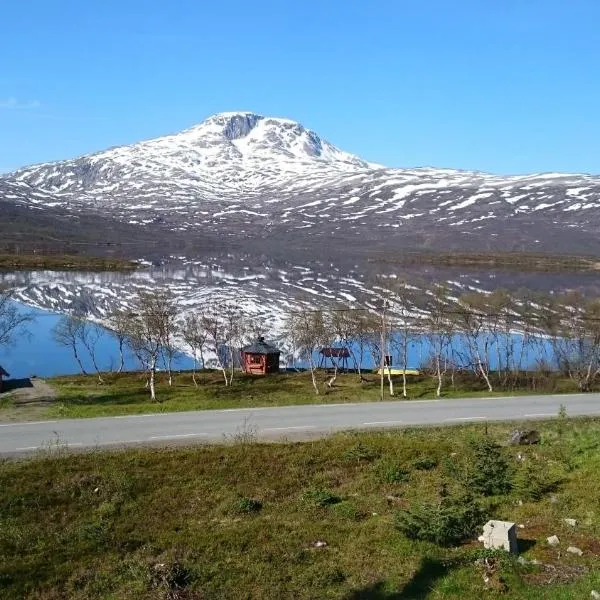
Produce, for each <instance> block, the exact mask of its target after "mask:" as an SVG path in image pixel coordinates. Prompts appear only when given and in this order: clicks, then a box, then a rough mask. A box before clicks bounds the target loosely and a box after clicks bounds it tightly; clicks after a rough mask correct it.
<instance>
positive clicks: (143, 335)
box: [127, 290, 177, 401]
mask: <svg viewBox="0 0 600 600" xmlns="http://www.w3.org/2000/svg"><path fill="white" fill-rule="evenodd" d="M176 316H177V305H176V304H175V301H174V299H173V297H172V295H171V294H170V293H169V292H165V291H161V290H158V291H154V292H142V293H140V295H139V296H138V298H137V300H136V302H135V304H134V306H133V308H132V310H131V312H130V313H129V314H128V327H127V336H128V338H129V339H130V340H131V346H132V349H133V351H134V353H135V355H136V356H137V357H138V360H139V361H140V363H141V364H142V365H143V367H144V368H145V369H146V371H147V372H148V387H149V389H150V399H151V400H152V401H155V400H156V389H155V382H156V369H157V365H158V359H159V357H160V353H161V350H162V347H163V343H164V341H165V339H166V337H167V330H168V329H169V328H170V327H172V325H173V323H174V322H175V320H176Z"/></svg>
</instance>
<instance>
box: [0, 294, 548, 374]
mask: <svg viewBox="0 0 600 600" xmlns="http://www.w3.org/2000/svg"><path fill="white" fill-rule="evenodd" d="M17 306H18V308H19V310H20V311H22V312H27V313H30V314H32V315H33V317H34V321H33V322H31V323H29V325H28V327H27V328H28V331H29V333H28V334H27V335H21V336H19V337H18V338H17V339H16V340H15V344H14V345H13V346H11V347H9V348H0V365H2V366H3V367H4V368H5V369H6V370H7V371H8V372H9V373H10V375H11V377H15V378H21V377H29V376H31V375H37V376H39V377H52V376H54V375H68V374H75V373H79V372H80V370H79V366H78V364H77V363H76V361H75V359H74V357H73V354H72V352H71V350H70V349H69V348H65V347H64V346H60V345H59V344H57V343H56V342H55V341H54V339H53V336H52V329H53V327H54V326H55V325H56V323H57V322H58V320H59V319H60V315H58V314H55V313H51V312H48V311H43V310H40V309H34V308H30V307H28V306H25V305H23V304H17ZM513 340H514V343H515V352H516V353H518V352H519V348H520V344H521V337H520V336H519V335H514V336H513ZM462 345H463V343H462V340H460V339H459V338H456V339H455V340H454V346H455V348H458V349H459V350H460V349H461V346H462ZM353 349H354V352H355V355H356V357H357V358H359V357H360V349H359V347H358V345H354V347H353ZM430 351H431V347H430V345H429V343H428V341H427V340H426V339H425V338H424V337H420V338H416V339H413V340H412V341H411V342H410V343H409V346H408V368H419V367H420V366H422V365H423V363H424V361H426V360H427V357H428V356H429V355H430ZM80 356H81V358H82V362H83V363H84V366H85V367H86V370H87V371H88V372H90V373H91V372H93V370H94V368H93V364H92V361H91V358H90V357H89V356H88V355H86V350H85V349H84V348H81V349H80ZM96 357H97V362H98V366H99V367H100V369H102V370H106V371H110V370H115V369H117V368H118V366H119V348H118V343H117V341H116V340H115V339H114V337H112V336H111V335H110V332H108V331H106V334H105V335H104V336H103V337H102V338H101V339H100V341H99V342H98V344H97V347H96ZM542 357H543V358H546V359H550V358H551V352H550V347H549V345H548V344H542V345H540V346H538V347H537V348H532V349H528V350H527V351H526V352H525V354H524V361H523V367H527V366H528V365H529V366H531V365H532V364H534V363H535V361H536V360H537V359H539V358H542ZM314 358H315V362H316V363H317V364H318V363H319V360H320V356H319V355H315V357H314ZM281 364H282V366H284V359H283V358H282V362H281ZM393 365H394V366H400V361H399V359H398V357H397V356H393ZM192 366H193V361H192V359H191V358H190V357H189V356H186V355H185V354H179V355H178V356H177V357H176V359H175V360H174V362H173V368H174V369H176V370H178V369H182V370H183V369H191V368H192ZM295 366H297V367H306V366H307V364H306V363H305V362H303V361H298V362H296V363H295ZM325 366H331V362H330V361H329V359H327V361H326V362H325ZM362 366H363V368H366V369H369V368H373V367H377V366H379V365H375V364H374V362H373V357H372V355H371V354H370V352H369V350H368V348H367V347H364V349H363V360H362ZM490 366H491V368H492V369H493V368H495V367H496V361H495V356H494V355H492V356H491V365H490ZM348 367H349V368H353V367H354V363H353V360H352V358H350V359H348ZM139 368H140V365H139V362H138V361H137V360H136V359H135V357H134V356H133V355H132V354H131V353H129V352H127V351H126V352H125V369H126V370H136V369H139Z"/></svg>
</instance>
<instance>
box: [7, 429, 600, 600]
mask: <svg viewBox="0 0 600 600" xmlns="http://www.w3.org/2000/svg"><path fill="white" fill-rule="evenodd" d="M536 427H538V429H539V430H540V431H541V433H542V444H541V445H540V446H537V447H534V448H519V449H516V448H509V447H505V448H503V449H502V452H503V453H504V455H505V457H506V458H507V460H508V461H509V464H510V467H511V471H512V472H513V473H515V474H516V473H517V472H518V471H519V469H521V468H522V465H523V464H526V463H521V462H519V461H517V460H516V459H515V457H516V455H517V453H518V452H521V453H522V454H524V455H525V456H526V461H531V462H534V463H535V464H537V465H539V466H540V469H541V471H542V472H544V473H548V477H550V478H551V479H552V480H553V481H554V484H553V487H552V491H547V492H545V493H544V494H543V495H542V496H541V497H540V499H539V500H538V501H535V502H534V501H531V500H528V499H525V500H523V503H522V504H520V503H519V500H520V499H521V498H520V497H519V492H510V493H509V494H508V495H505V496H498V497H492V498H488V499H485V502H486V503H487V504H486V506H487V511H488V514H489V516H490V517H496V518H501V519H507V520H511V521H514V522H516V523H520V524H524V526H525V527H524V528H522V529H521V528H520V529H519V530H518V535H519V538H520V540H521V550H522V554H523V556H524V557H525V558H526V559H528V560H530V559H534V558H535V559H537V560H539V561H541V562H542V563H543V564H544V565H548V566H546V567H541V566H522V565H520V564H518V563H517V562H516V561H513V560H509V559H504V560H498V559H497V557H492V560H495V561H496V562H497V571H495V572H494V574H493V575H492V577H491V581H490V586H491V589H487V588H486V585H485V584H484V582H483V578H482V576H483V568H482V566H480V565H478V564H477V562H476V559H477V557H478V556H480V555H481V551H480V544H479V543H477V542H475V541H472V542H470V541H467V542H466V543H464V544H462V545H461V546H459V547H458V548H447V549H444V548H440V547H438V546H435V545H434V544H431V543H426V542H419V541H412V540H409V539H407V538H406V537H404V535H403V534H401V533H400V532H399V531H398V530H397V529H396V528H395V527H394V516H395V514H396V512H397V511H398V510H401V509H403V508H408V507H410V506H412V505H413V504H414V503H417V502H421V501H435V499H436V498H438V497H439V490H440V486H441V484H442V482H443V481H446V482H448V483H449V484H450V485H451V486H454V485H456V480H454V479H452V477H451V475H450V473H453V472H460V468H461V466H463V465H465V464H467V465H468V464H469V461H470V459H471V456H472V448H471V445H470V442H471V441H472V440H473V439H476V438H478V437H481V436H483V435H484V433H483V427H482V426H466V427H457V428H429V429H424V430H416V429H413V430H405V431H402V432H385V433H383V432H378V433H361V434H339V435H336V436H333V437H331V438H328V439H323V440H318V441H313V442H306V443H301V444H256V443H252V442H250V443H244V444H233V445H229V446H203V447H195V448H189V449H181V448H180V449H144V450H140V449H132V450H126V451H120V452H113V453H108V452H106V453H105V452H92V453H85V454H68V453H63V452H61V451H60V450H55V451H54V452H49V453H44V454H40V455H39V456H37V457H35V458H33V459H29V460H21V461H14V460H13V461H4V462H1V463H0V597H1V598H6V599H16V598H23V599H34V598H35V599H36V600H58V599H64V598H69V599H72V600H83V599H86V600H88V599H90V600H94V599H99V598H105V599H113V600H117V599H118V600H128V599H146V598H147V599H166V598H180V599H183V598H186V599H200V598H202V599H221V598H227V599H231V600H236V599H261V600H269V599H274V600H275V599H277V600H279V599H282V598H297V599H311V600H312V599H314V598H330V599H345V600H351V599H358V598H371V599H395V600H398V599H408V598H411V599H412V598H415V599H416V598H425V599H430V600H433V599H445V598H462V599H471V598H473V599H475V598H477V599H479V598H496V597H498V598H500V597H501V598H506V599H517V598H531V599H533V600H536V599H540V600H541V599H546V598H552V599H557V600H561V599H564V600H567V599H571V598H589V597H590V591H591V590H592V589H597V590H600V543H599V542H598V536H599V535H600V495H599V494H598V493H597V485H595V482H597V481H598V480H599V478H600V452H599V450H600V421H598V420H583V419H581V420H567V421H565V422H564V423H563V426H562V429H561V430H559V428H558V425H557V422H551V423H537V424H536ZM509 431H510V426H509V425H506V424H495V425H490V426H489V434H488V435H489V436H491V437H492V438H494V439H496V440H498V441H500V442H504V441H505V440H506V438H507V435H508V433H509ZM559 431H562V434H559ZM425 459H428V460H425ZM451 463H452V464H451ZM381 465H394V468H395V469H396V468H398V469H399V470H401V471H402V472H403V473H406V475H405V476H404V475H403V476H402V477H401V478H399V479H398V480H396V478H395V477H392V478H390V479H388V478H387V477H386V476H383V477H382V466H381ZM452 465H454V466H452ZM383 472H384V473H385V472H387V470H386V469H384V470H383ZM566 517H570V518H575V519H577V520H578V521H579V525H578V526H577V527H576V528H575V529H573V528H569V526H568V525H566V524H565V523H564V518H566ZM552 534H557V535H558V536H559V538H560V539H561V545H560V547H559V548H558V549H553V548H551V547H549V546H548V545H547V544H546V543H545V539H546V537H548V536H549V535H552ZM318 540H323V541H325V542H326V543H327V545H326V546H324V547H322V548H317V547H315V545H314V544H315V542H316V541H318ZM569 545H575V546H578V547H579V548H581V549H582V550H583V551H584V554H583V556H582V557H577V556H573V555H570V554H566V553H565V549H566V547H567V546H569ZM504 586H506V589H505V590H504V592H500V591H496V590H497V589H499V588H501V587H504Z"/></svg>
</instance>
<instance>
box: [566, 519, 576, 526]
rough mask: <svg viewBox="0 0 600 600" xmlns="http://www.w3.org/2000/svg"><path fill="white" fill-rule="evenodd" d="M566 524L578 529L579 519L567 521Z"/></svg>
mask: <svg viewBox="0 0 600 600" xmlns="http://www.w3.org/2000/svg"><path fill="white" fill-rule="evenodd" d="M565 523H566V524H567V525H570V526H571V527H577V519H565Z"/></svg>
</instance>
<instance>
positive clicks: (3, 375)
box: [0, 365, 10, 392]
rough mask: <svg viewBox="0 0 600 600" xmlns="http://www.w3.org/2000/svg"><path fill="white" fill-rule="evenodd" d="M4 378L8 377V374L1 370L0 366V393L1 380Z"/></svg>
mask: <svg viewBox="0 0 600 600" xmlns="http://www.w3.org/2000/svg"><path fill="white" fill-rule="evenodd" d="M4 377H10V374H9V373H7V372H6V371H5V370H4V369H3V368H2V365H0V392H1V391H2V379H3V378H4Z"/></svg>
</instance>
